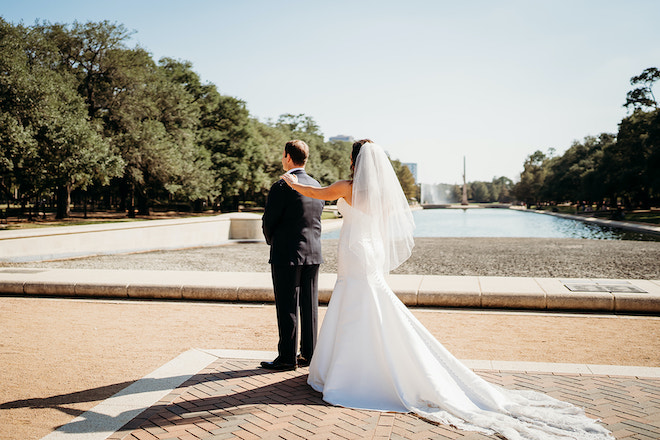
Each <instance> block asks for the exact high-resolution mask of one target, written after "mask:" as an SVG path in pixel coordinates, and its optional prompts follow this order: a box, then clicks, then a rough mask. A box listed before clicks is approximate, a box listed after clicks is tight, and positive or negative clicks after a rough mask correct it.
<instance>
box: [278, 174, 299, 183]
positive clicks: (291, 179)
mask: <svg viewBox="0 0 660 440" xmlns="http://www.w3.org/2000/svg"><path fill="white" fill-rule="evenodd" d="M280 178H281V179H282V180H284V181H285V182H286V184H287V185H289V186H293V185H294V184H296V183H298V176H296V175H295V174H289V173H287V174H282V175H281V176H280Z"/></svg>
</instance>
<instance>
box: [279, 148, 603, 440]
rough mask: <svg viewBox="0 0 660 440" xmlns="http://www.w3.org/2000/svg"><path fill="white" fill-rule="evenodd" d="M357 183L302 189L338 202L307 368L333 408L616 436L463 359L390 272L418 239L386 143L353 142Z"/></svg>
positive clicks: (491, 429)
mask: <svg viewBox="0 0 660 440" xmlns="http://www.w3.org/2000/svg"><path fill="white" fill-rule="evenodd" d="M351 159H352V164H351V169H352V171H353V176H352V177H353V178H352V180H343V181H338V182H335V183H333V184H332V185H330V186H328V187H324V188H314V187H310V186H306V185H301V184H298V183H297V179H296V176H295V175H291V174H288V175H284V176H282V178H283V179H284V180H285V181H286V183H287V184H288V185H289V186H291V187H292V188H293V189H295V190H296V191H298V192H300V193H301V194H303V195H305V196H308V197H313V198H317V199H322V200H336V199H339V201H338V203H337V205H338V208H339V210H340V212H341V213H342V215H343V218H344V223H343V226H342V230H341V233H340V238H339V248H338V255H337V256H338V268H337V283H336V285H335V288H334V290H333V293H332V298H331V300H330V303H329V305H328V309H327V312H326V315H325V319H324V321H323V325H322V327H321V331H320V334H319V338H318V342H317V345H316V348H315V351H314V355H313V357H312V361H311V364H310V367H309V379H308V383H309V384H310V385H311V386H312V388H314V389H315V390H317V391H319V392H322V393H323V399H324V400H325V401H326V402H328V403H330V404H333V405H339V406H344V407H349V408H357V409H369V410H379V411H395V412H403V413H407V412H414V413H415V414H417V415H419V416H421V417H423V418H425V419H428V420H431V421H434V422H438V423H444V424H448V425H453V426H456V427H458V428H461V429H465V430H471V431H479V432H482V433H484V434H499V435H500V436H503V437H505V438H507V439H510V440H514V439H534V440H548V439H589V440H595V439H612V438H613V437H612V436H611V435H610V433H609V431H607V430H606V429H605V428H603V427H602V426H600V425H598V424H597V423H596V421H595V420H593V419H590V418H588V417H587V416H586V415H585V414H584V412H583V411H582V410H581V409H580V408H577V407H575V406H573V405H571V404H569V403H565V402H561V401H559V400H556V399H554V398H552V397H549V396H546V395H544V394H541V393H537V392H534V391H518V390H508V389H505V388H502V387H499V386H496V385H493V384H491V383H489V382H486V381H485V380H484V379H482V378H481V377H479V376H478V375H477V374H475V373H474V372H472V370H470V369H469V368H467V367H466V366H465V365H463V364H462V363H461V362H460V361H459V360H458V359H456V358H455V357H454V356H453V355H452V354H451V353H449V352H448V351H447V350H446V349H445V348H444V347H443V346H442V344H440V342H438V341H437V340H436V339H435V338H434V337H433V336H432V335H431V333H430V332H429V331H428V330H427V329H426V328H425V327H424V326H423V325H422V324H421V323H420V322H419V321H418V320H417V319H416V318H415V317H414V316H413V315H412V313H410V311H409V310H408V309H407V308H406V306H405V305H404V304H403V303H402V302H401V301H399V299H398V298H397V297H396V296H395V294H394V293H393V292H392V290H391V289H390V288H389V286H388V285H387V283H386V281H385V277H384V276H385V274H386V273H388V272H389V271H390V270H392V269H394V268H396V267H397V266H399V265H400V264H401V263H403V262H404V261H405V260H406V259H408V257H409V256H410V254H411V251H412V248H413V246H414V241H413V229H414V226H415V225H414V223H413V219H412V214H411V212H410V208H409V206H408V203H407V200H406V198H405V196H404V194H403V191H402V189H401V186H400V185H399V182H398V180H397V177H396V175H395V173H394V170H393V169H392V166H391V164H390V162H389V159H388V157H387V155H386V154H385V152H384V151H383V149H382V148H381V147H380V146H378V145H376V144H374V143H373V142H372V141H370V140H368V139H363V140H361V141H358V142H355V143H354V144H353V151H352V155H351Z"/></svg>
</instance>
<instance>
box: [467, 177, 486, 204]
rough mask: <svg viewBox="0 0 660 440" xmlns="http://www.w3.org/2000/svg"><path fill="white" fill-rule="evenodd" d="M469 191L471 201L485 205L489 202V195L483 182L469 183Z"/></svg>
mask: <svg viewBox="0 0 660 440" xmlns="http://www.w3.org/2000/svg"><path fill="white" fill-rule="evenodd" d="M470 189H471V192H472V200H473V201H475V202H478V203H487V202H490V201H491V194H490V191H489V190H488V186H487V185H486V183H485V182H479V181H477V182H471V183H470Z"/></svg>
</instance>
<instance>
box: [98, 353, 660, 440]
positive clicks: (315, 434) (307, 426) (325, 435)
mask: <svg viewBox="0 0 660 440" xmlns="http://www.w3.org/2000/svg"><path fill="white" fill-rule="evenodd" d="M257 366H258V362H257V361H255V360H245V359H218V360H216V361H214V362H212V363H211V364H209V365H208V366H207V367H206V368H205V369H203V370H201V371H200V372H199V373H197V374H195V375H194V376H192V377H191V378H190V379H189V380H187V381H186V382H184V383H183V384H182V385H181V386H179V387H178V388H176V389H175V390H173V391H172V392H171V393H169V394H168V395H167V396H165V397H164V398H162V399H161V400H160V401H158V402H156V403H155V404H154V405H152V406H151V407H150V408H149V409H147V410H146V411H144V412H143V413H142V414H140V415H139V416H137V417H136V418H134V419H133V420H132V421H130V422H129V423H127V424H126V425H125V426H123V427H122V428H121V429H119V430H118V431H117V432H115V433H114V434H113V435H111V436H110V437H108V439H110V440H147V439H160V440H173V439H179V440H198V439H208V440H211V439H213V440H221V439H242V440H248V439H308V440H312V439H377V440H384V439H393V440H400V439H458V438H460V439H466V440H476V439H489V438H496V437H493V436H490V437H489V436H485V435H482V434H479V433H474V432H466V431H460V430H457V429H454V428H452V427H450V426H446V425H436V424H432V423H428V422H426V421H424V420H422V419H420V418H418V417H416V416H414V415H411V414H393V413H381V412H375V411H363V410H353V409H347V408H341V407H335V406H331V405H328V404H327V403H325V402H323V400H322V399H321V395H320V394H319V393H317V392H315V391H313V390H312V389H311V388H310V387H309V386H308V385H307V383H306V380H307V369H306V368H304V369H298V370H297V371H295V372H269V371H266V370H263V369H260V368H258V367H257ZM475 371H476V372H477V373H478V374H479V375H481V376H482V377H484V378H485V379H486V380H488V381H490V382H492V383H495V384H498V385H501V386H504V387H506V388H512V389H531V390H536V391H541V392H544V393H546V394H549V395H551V396H553V397H556V398H558V399H561V400H564V401H568V402H571V403H573V404H576V405H579V406H580V407H582V408H584V409H585V411H586V413H587V414H588V415H589V416H591V417H594V418H599V419H601V420H602V422H603V424H604V425H605V426H607V428H608V429H610V430H611V431H612V432H613V433H614V435H615V437H616V438H617V439H638V440H657V439H659V438H660V378H640V377H623V376H604V375H585V374H552V373H525V372H505V371H495V370H475Z"/></svg>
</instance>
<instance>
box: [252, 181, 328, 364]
mask: <svg viewBox="0 0 660 440" xmlns="http://www.w3.org/2000/svg"><path fill="white" fill-rule="evenodd" d="M292 174H295V175H296V176H297V177H298V182H299V183H302V184H304V185H312V186H316V187H319V186H320V185H319V183H318V182H317V181H316V180H314V179H312V178H311V177H310V176H308V175H307V173H305V171H304V170H302V169H297V170H294V171H293V172H292ZM323 205H324V203H323V201H321V200H316V199H312V198H309V197H305V196H302V195H301V194H300V193H298V192H297V191H294V190H293V189H291V188H290V187H289V186H288V185H287V184H286V183H285V182H284V181H283V180H279V181H277V182H276V183H275V184H273V186H272V187H271V188H270V192H269V193H268V199H267V201H266V209H265V211H264V215H263V218H262V227H263V231H264V236H265V237H266V242H267V243H268V244H270V261H269V263H270V264H271V273H272V277H273V289H274V291H275V307H276V309H277V326H278V329H279V337H280V339H279V344H278V347H277V348H278V352H279V356H278V359H277V360H278V361H279V362H282V363H285V364H293V365H295V364H296V352H297V350H296V339H297V332H298V307H300V327H301V333H302V334H301V338H300V342H301V344H300V354H301V356H302V357H304V358H305V359H307V360H309V359H311V357H312V353H313V352H314V346H315V345H316V335H317V328H318V272H319V265H320V264H321V263H322V262H323V258H322V257H321V213H322V211H323Z"/></svg>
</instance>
